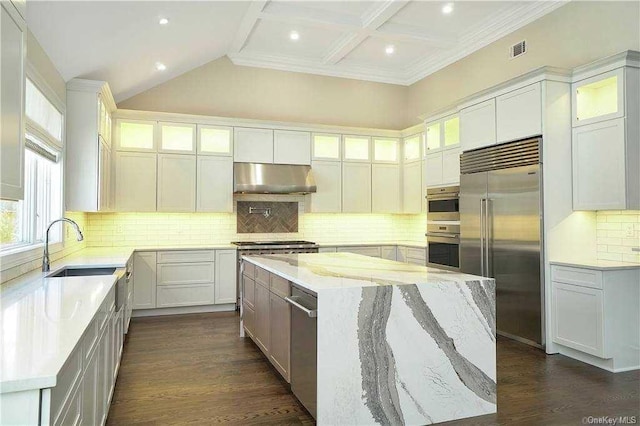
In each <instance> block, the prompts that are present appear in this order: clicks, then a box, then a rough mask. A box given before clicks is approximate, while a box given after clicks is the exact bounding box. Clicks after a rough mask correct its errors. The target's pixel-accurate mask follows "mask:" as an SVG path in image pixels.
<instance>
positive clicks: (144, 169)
mask: <svg viewBox="0 0 640 426" xmlns="http://www.w3.org/2000/svg"><path fill="white" fill-rule="evenodd" d="M156 157H157V154H155V153H143V152H124V151H121V152H116V166H115V167H116V176H115V181H116V182H115V184H116V210H118V211H131V212H154V211H156V181H157V179H156Z"/></svg>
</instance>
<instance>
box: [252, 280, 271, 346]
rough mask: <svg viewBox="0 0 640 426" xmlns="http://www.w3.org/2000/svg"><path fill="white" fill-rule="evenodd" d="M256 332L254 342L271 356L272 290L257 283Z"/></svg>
mask: <svg viewBox="0 0 640 426" xmlns="http://www.w3.org/2000/svg"><path fill="white" fill-rule="evenodd" d="M255 291H256V295H255V313H256V315H255V333H254V335H253V337H254V339H253V340H254V342H256V345H258V347H259V348H260V349H261V350H262V352H264V354H265V355H266V356H269V336H270V332H271V328H270V325H269V317H270V315H269V314H270V312H271V307H270V297H269V295H270V292H269V289H268V288H266V287H264V286H262V285H261V284H258V283H256V287H255Z"/></svg>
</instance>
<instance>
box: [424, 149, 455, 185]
mask: <svg viewBox="0 0 640 426" xmlns="http://www.w3.org/2000/svg"><path fill="white" fill-rule="evenodd" d="M424 176H425V184H426V186H427V187H433V186H442V185H446V184H457V183H459V182H460V149H459V148H454V149H448V150H444V151H439V152H434V153H431V154H427V157H426V158H425V163H424Z"/></svg>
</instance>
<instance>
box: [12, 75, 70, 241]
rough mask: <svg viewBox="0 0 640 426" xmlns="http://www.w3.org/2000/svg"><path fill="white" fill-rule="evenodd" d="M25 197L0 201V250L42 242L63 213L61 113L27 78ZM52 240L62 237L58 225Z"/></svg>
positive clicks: (51, 237)
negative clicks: (49, 225) (50, 224)
mask: <svg viewBox="0 0 640 426" xmlns="http://www.w3.org/2000/svg"><path fill="white" fill-rule="evenodd" d="M25 107H26V113H27V134H26V137H25V168H24V173H25V176H24V184H25V192H24V200H21V201H7V200H0V251H2V252H6V251H8V250H13V249H17V248H28V247H29V246H31V245H36V244H40V243H42V242H44V239H45V232H46V229H47V226H48V224H49V223H50V222H51V221H52V220H54V219H58V218H60V217H61V216H62V170H61V166H60V162H59V159H60V146H61V145H62V128H63V123H64V120H63V114H62V113H60V111H58V109H56V108H55V107H54V106H53V104H52V103H51V102H49V100H48V99H47V98H46V97H45V96H44V95H43V93H42V92H41V91H40V90H38V88H37V87H36V86H35V85H34V84H33V83H32V82H31V81H30V80H28V79H27V92H26V105H25ZM49 237H50V241H51V242H58V241H61V240H62V232H61V230H60V228H59V227H56V228H54V229H52V230H51V233H50V235H49Z"/></svg>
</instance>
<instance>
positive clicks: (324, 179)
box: [308, 160, 342, 213]
mask: <svg viewBox="0 0 640 426" xmlns="http://www.w3.org/2000/svg"><path fill="white" fill-rule="evenodd" d="M311 168H312V170H313V176H314V178H315V181H316V186H317V188H318V190H317V191H316V192H315V193H313V194H311V195H310V196H309V198H308V200H309V203H310V205H309V208H308V210H309V211H311V212H314V213H340V212H341V211H342V163H340V162H339V161H322V160H314V161H313V163H312V165H311Z"/></svg>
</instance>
